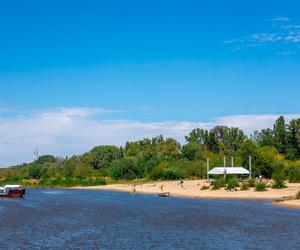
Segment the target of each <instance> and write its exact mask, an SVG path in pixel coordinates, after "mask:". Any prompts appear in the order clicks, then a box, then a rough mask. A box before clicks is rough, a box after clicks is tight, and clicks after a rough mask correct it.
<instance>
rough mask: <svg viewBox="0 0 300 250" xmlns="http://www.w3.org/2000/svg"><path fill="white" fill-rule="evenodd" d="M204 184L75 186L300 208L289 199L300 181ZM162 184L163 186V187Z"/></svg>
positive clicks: (164, 183) (171, 182) (193, 181)
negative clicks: (231, 186) (260, 187)
mask: <svg viewBox="0 0 300 250" xmlns="http://www.w3.org/2000/svg"><path fill="white" fill-rule="evenodd" d="M204 185H206V186H208V185H209V183H207V181H206V180H191V181H184V183H183V186H182V187H181V185H180V182H179V181H161V182H153V183H147V184H142V185H135V186H134V185H133V184H131V185H130V184H113V185H105V186H90V187H74V189H85V190H110V191H119V192H129V193H131V192H133V189H135V193H137V194H159V193H162V192H169V193H170V195H171V196H181V197H192V198H222V199H259V200H272V201H278V200H285V199H287V200H286V201H283V202H278V203H277V204H278V205H279V204H280V205H282V206H290V207H291V206H293V207H298V206H299V208H300V201H298V200H295V201H292V200H288V199H292V198H293V197H295V195H296V193H297V192H298V191H299V190H300V183H287V188H284V189H271V188H269V189H268V190H267V191H264V192H256V191H255V190H254V188H251V189H250V190H247V191H236V192H230V191H227V190H225V189H224V188H223V189H220V190H201V187H203V186H204ZM161 186H163V188H162V189H161Z"/></svg>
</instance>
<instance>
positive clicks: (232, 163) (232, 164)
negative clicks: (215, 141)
mask: <svg viewBox="0 0 300 250" xmlns="http://www.w3.org/2000/svg"><path fill="white" fill-rule="evenodd" d="M233 166H234V162H233V157H231V167H232V168H233Z"/></svg>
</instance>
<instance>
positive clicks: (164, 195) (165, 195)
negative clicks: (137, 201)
mask: <svg viewBox="0 0 300 250" xmlns="http://www.w3.org/2000/svg"><path fill="white" fill-rule="evenodd" d="M158 196H159V197H169V196H170V193H169V192H165V193H159V194H158Z"/></svg>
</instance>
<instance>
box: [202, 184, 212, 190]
mask: <svg viewBox="0 0 300 250" xmlns="http://www.w3.org/2000/svg"><path fill="white" fill-rule="evenodd" d="M208 189H210V187H209V186H206V185H204V186H202V187H201V190H208Z"/></svg>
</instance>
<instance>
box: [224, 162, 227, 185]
mask: <svg viewBox="0 0 300 250" xmlns="http://www.w3.org/2000/svg"><path fill="white" fill-rule="evenodd" d="M226 174H227V172H226V156H224V179H226Z"/></svg>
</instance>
